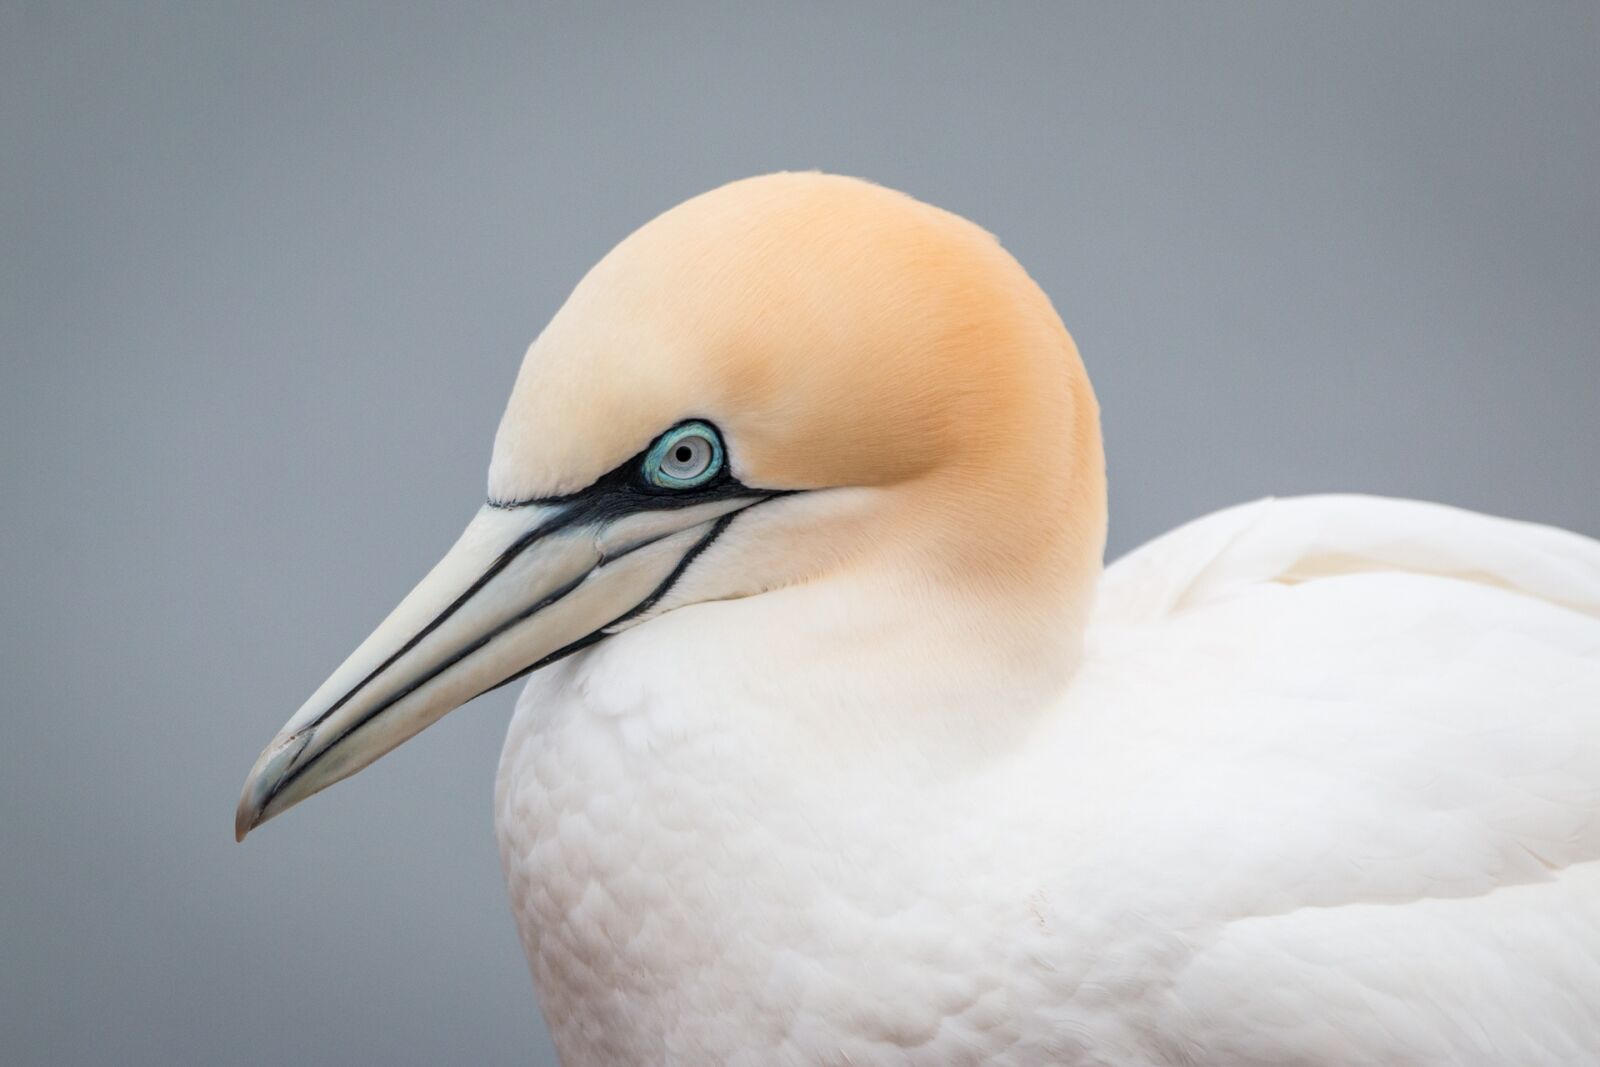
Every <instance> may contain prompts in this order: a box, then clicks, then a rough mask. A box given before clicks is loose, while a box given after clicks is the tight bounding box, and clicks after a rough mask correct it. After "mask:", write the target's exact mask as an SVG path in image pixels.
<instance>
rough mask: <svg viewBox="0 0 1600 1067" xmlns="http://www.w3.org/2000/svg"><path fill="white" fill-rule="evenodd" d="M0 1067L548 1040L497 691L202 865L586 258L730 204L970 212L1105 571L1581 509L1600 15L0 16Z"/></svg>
mask: <svg viewBox="0 0 1600 1067" xmlns="http://www.w3.org/2000/svg"><path fill="white" fill-rule="evenodd" d="M0 146H3V147H0V327H3V328H0V345H3V352H4V362H3V376H4V377H3V380H0V446H3V467H0V502H3V504H0V506H3V508H4V523H3V524H0V539H3V540H0V574H3V581H4V611H3V614H0V626H3V627H4V632H3V648H0V655H3V657H4V658H3V661H0V667H3V671H4V675H3V676H4V680H5V710H4V716H3V720H0V723H3V725H0V729H3V734H0V854H3V857H4V859H3V863H0V937H3V942H0V1061H3V1062H5V1063H7V1064H37V1063H97V1062H110V1063H123V1064H174V1063H184V1064H216V1063H229V1064H274V1065H275V1064H281V1063H286V1062H302V1063H317V1064H351V1063H376V1062H384V1063H391V1064H435V1063H528V1062H530V1060H531V1062H534V1063H550V1062H553V1061H552V1059H551V1056H550V1052H549V1046H548V1043H547V1041H546V1038H545V1036H544V1031H543V1027H542V1024H541V1022H540V1020H539V1017H538V1014H537V1012H536V1010H535V1008H534V1003H533V1000H532V997H531V991H530V983H529V980H528V977H527V973H526V971H525V968H524V964H523V960H522V956H521V952H520V949H519V948H518V945H517V942H516V938H515V935H514V932H513V930H512V925H511V922H510V919H509V916H508V913H507V909H506V906H505V903H504V901H503V899H502V889H501V884H500V872H499V866H498V861H497V858H496V853H495V847H494V841H493V835H492V831H491V826H490V795H491V783H492V778H493V774H494V768H495V761H496V755H497V752H498V746H499V741H500V736H501V733H502V731H503V729H504V726H505V723H506V720H507V716H508V712H509V708H510V705H511V702H512V696H513V695H512V693H511V692H510V691H505V692H501V693H497V694H495V695H493V696H491V697H488V698H485V699H484V700H481V701H479V702H478V703H477V704H475V705H473V706H472V707H471V708H469V709H467V710H463V711H461V712H458V713H457V714H455V715H453V716H451V717H450V718H448V719H447V720H445V722H444V723H443V724H441V725H440V726H439V727H438V728H436V729H434V730H432V731H430V732H429V733H428V734H427V736H425V737H423V738H421V739H419V740H417V741H416V742H414V743H412V744H410V745H407V746H406V747H405V748H403V749H402V750H400V751H399V752H398V753H396V754H395V755H393V756H391V757H390V758H388V759H385V760H384V761H382V762H381V763H380V764H378V765H377V766H375V767H373V768H372V769H371V770H369V771H368V772H366V773H364V774H363V775H362V776H361V777H360V778H359V779H358V780H357V781H354V782H351V783H347V784H346V785H343V786H340V787H338V788H335V789H334V790H332V791H331V792H329V793H328V794H326V795H324V796H322V797H319V798H318V799H317V800H315V801H313V802H312V803H310V804H308V805H306V806H305V807H303V808H301V809H298V810H296V811H295V812H293V813H292V815H290V816H289V817H286V818H284V819H283V820H281V821H279V822H276V823H274V824H273V825H271V826H270V827H268V828H266V829H265V831H263V832H260V833H258V834H257V835H256V836H254V837H252V839H251V840H250V842H249V844H248V845H246V846H244V847H238V846H235V845H234V844H233V841H232V839H231V835H230V829H231V821H232V816H233V806H234V801H235V799H236V796H237V790H238V788H239V786H240V783H241V782H242V780H243V777H244V774H245V772H246V771H247V770H248V769H249V767H250V764H251V761H252V760H253V759H254V758H255V755H256V753H257V751H258V750H259V748H260V747H261V745H262V744H264V743H265V742H266V740H267V739H268V738H269V737H270V736H271V735H272V733H273V731H274V730H275V729H276V728H277V727H278V726H279V725H280V724H281V723H282V722H283V720H284V719H285V718H286V717H287V716H288V714H289V712H291V711H292V710H293V709H294V708H295V707H296V706H297V705H298V704H299V703H300V701H301V700H302V699H303V698H304V697H305V696H306V695H307V694H308V693H309V692H310V690H311V689H312V688H313V687H314V686H315V685H316V684H318V683H319V682H320V681H321V680H322V678H323V677H324V675H325V674H326V673H327V671H328V670H329V669H331V668H332V667H333V666H334V665H335V664H336V663H337V662H338V661H339V660H340V659H341V658H342V657H343V656H344V655H345V653H346V652H347V651H349V649H350V648H351V647H352V646H353V644H354V643H355V642H356V641H357V640H359V639H360V638H361V637H363V636H364V635H365V634H366V633H367V631H368V629H369V627H370V626H371V625H372V624H373V623H374V622H375V621H376V620H377V619H378V618H379V617H381V616H382V614H383V613H384V612H386V611H387V610H388V608H389V607H390V606H391V605H392V604H393V603H394V602H395V601H396V600H397V599H398V598H399V596H400V595H401V594H402V593H404V592H405V591H406V590H407V589H408V588H410V585H411V583H412V582H413V581H414V580H415V579H416V578H418V577H419V576H420V575H421V574H422V572H423V570H424V569H425V568H426V567H427V566H428V565H429V564H431V563H432V561H433V560H434V559H435V557H436V556H437V555H438V553H439V552H440V551H441V550H442V549H443V548H444V547H445V546H446V545H447V544H448V543H449V541H450V540H451V539H452V537H453V536H454V534H455V532H456V531H457V530H458V529H459V527H460V525H461V524H462V523H463V522H464V521H465V519H466V518H467V516H468V515H469V514H470V513H471V511H472V510H473V509H474V508H475V507H476V505H477V503H478V501H479V500H480V499H481V497H482V493H483V472H484V469H485V464H486V462H487V459H488V451H489V443H490V437H491V434H492V432H493V429H494V425H495V421H496V419H497V418H498V416H499V412H500V406H501V403H502V401H503V399H504V396H505V394H506V392H507V390H508V389H509V387H510V384H511V379H512V376H513V374H514V372H515V370H516V367H517V363H518V360H519V358H520V356H521V354H522V351H523V348H524V346H525V345H526V343H527V342H528V341H529V340H530V339H531V338H532V337H533V336H534V334H535V333H536V332H537V331H538V330H539V328H540V326H541V324H542V323H543V322H544V321H545V320H546V318H547V317H548V316H549V315H550V314H551V312H552V311H554V310H555V308H556V307H557V306H558V305H559V303H560V302H561V300H562V298H563V297H564V295H565V293H566V292H567V291H568V289H569V288H570V287H571V286H572V284H573V283H574V282H575V281H576V280H577V278H578V277H579V276H580V274H581V273H582V272H583V271H584V270H585V268H587V267H588V266H589V264H590V263H592V262H593V261H594V260H595V259H596V258H597V257H599V256H600V255H601V254H603V253H604V252H605V251H606V250H607V249H608V248H609V247H610V246H611V245H612V244H613V243H614V242H615V241H617V240H618V239H619V238H621V237H622V236H623V235H624V234H626V233H627V232H628V231H629V230H630V229H632V228H633V227H634V226H636V225H638V224H639V223H641V222H643V221H645V220H646V219H648V218H649V217H650V216H652V215H654V214H656V213H657V212H658V211H661V210H663V209H665V208H667V207H669V206H670V205H672V204H673V203H675V202H677V201H679V200H681V199H683V198H684V197H687V196H689V195H692V194H694V193H697V192H700V191H701V190H704V189H706V188H708V187H711V186H714V185H717V184H719V183H721V182H724V181H727V180H729V179H732V178H736V177H741V176H744V175H748V174H752V173H757V172H762V171H769V170H776V169H785V168H790V169H792V168H811V167H820V168H825V169H829V170H836V171H842V172H845V173H849V174H858V175H865V176H869V177H871V178H874V179H876V180H878V181H881V182H884V183H887V184H889V185H893V186H897V187H900V188H903V189H905V190H907V191H909V192H911V193H913V194H915V195H917V196H919V197H922V198H924V199H927V200H931V201H933V202H934V203H937V204H940V205H942V206H944V207H947V208H950V209H952V210H954V211H957V212H960V213H962V214H965V215H968V216H970V217H972V218H974V219H976V220H977V221H979V222H980V223H982V224H983V225H985V226H987V227H988V228H990V229H992V230H993V231H995V232H996V233H997V234H999V235H1000V237H1001V238H1002V240H1004V241H1005V242H1006V244H1007V245H1008V246H1009V247H1010V248H1011V249H1012V250H1013V251H1014V252H1015V253H1016V254H1017V256H1018V257H1019V258H1020V259H1021V260H1022V262H1023V263H1024V264H1025V265H1026V266H1027V267H1028V268H1029V269H1030V270H1031V271H1032V272H1033V274H1034V276H1035V277H1036V278H1037V279H1038V280H1039V281H1040V282H1041V284H1042V285H1043V286H1044V288H1045V289H1046V290H1047V291H1049V292H1050V294H1051V295H1052V296H1053V297H1054V299H1055V301H1056V304H1057V306H1058V307H1059V308H1060V310H1061V313H1062V315H1063V316H1064V317H1065V318H1066V320H1067V324H1068V326H1069V327H1070V328H1071V329H1072V330H1073V332H1074V334H1075V335H1076V337H1077V339H1078V342H1079V345H1080V347H1081V348H1082V350H1083V353H1084V356H1085V358H1086V360H1087V361H1088V363H1089V367H1090V370H1091V372H1092V373H1093V375H1094V376H1095V380H1096V382H1097V385H1098V388H1099V391H1100V396H1101V400H1102V403H1103V406H1104V410H1105V423H1106V432H1107V438H1108V448H1109V457H1110V468H1111V476H1112V494H1113V498H1112V504H1113V521H1112V550H1113V554H1116V553H1120V552H1122V551H1125V550H1126V549H1127V548H1129V547H1131V546H1132V545H1134V544H1136V543H1138V542H1139V541H1141V540H1143V539H1144V538H1147V537H1149V536H1151V535H1153V534H1155V533H1158V532H1160V531H1162V530H1164V529H1166V528H1168V527H1170V526H1172V525H1174V524H1176V523H1178V522H1180V521H1182V520H1184V519H1186V518H1189V517H1192V516H1195V515H1197V514H1199V513H1201V512H1204V511H1207V510H1210V509H1213V508H1217V507H1220V506H1222V505H1226V504H1230V503H1234V502H1236V501H1240V500H1244V499H1248V498H1252V497H1258V496H1261V495H1264V494H1269V493H1277V494H1286V493H1299V492H1306V491H1314V490H1364V491H1370V492H1378V493H1388V494H1396V495H1403V496H1417V497H1428V498H1433V499H1439V500H1444V501H1448V502H1451V503H1455V504H1460V505H1465V506H1468V507H1473V508H1480V509H1484V510H1488V511H1492V512H1498V513H1503V514H1512V515H1518V516H1522V517H1526V518H1531V519H1537V520H1540V521H1544V522H1551V523H1557V524H1560V525H1563V526H1567V527H1570V528H1573V529H1577V530H1580V531H1583V532H1586V533H1589V534H1595V533H1600V498H1597V495H1596V492H1595V488H1596V474H1595V471H1596V461H1597V457H1600V421H1597V419H1596V405H1597V402H1600V353H1597V338H1600V196H1597V191H1600V6H1596V5H1595V4H1593V3H1576V4H1571V5H1558V4H1539V5H1521V4H1506V5H1504V6H1502V7H1500V8H1498V9H1496V8H1481V7H1475V6H1473V5H1468V4H1461V3H1449V4H1437V5H1426V4H1408V5H1404V7H1403V9H1399V8H1390V7H1385V6H1384V5H1375V4H1363V5H1358V6H1352V7H1349V8H1347V9H1343V10H1340V9H1336V8H1334V7H1333V6H1332V5H1320V6H1319V8H1318V9H1313V8H1312V6H1311V5H1282V4H1267V3H1262V4H1249V5H1237V4H1234V5H1228V4H1207V5H1200V6H1187V5H1185V6H1177V5H1170V6H1168V5H1163V6H1137V7H1123V6H1118V7H1115V8H1112V7H1109V6H1108V7H1087V6H1064V5H1038V6H1035V5H1026V4H1006V5H994V4H983V5H978V4H973V5H959V6H958V5H928V4H916V5H913V4H898V5H887V4H879V5H870V6H866V7H857V6H853V5H852V6H845V5H815V4H789V5H783V6H764V5H744V4H741V5H734V4H725V5H716V6H698V5H689V6H684V5H675V6H674V7H673V8H672V9H671V10H668V9H667V8H666V7H665V6H656V5H649V6H647V5H638V6H614V5H596V4H570V5H561V6H559V7H536V6H533V5H512V4H501V3H496V4H489V5H481V6H479V5H468V6H463V5H458V4H447V3H437V4H421V3H417V4H409V3H408V4H401V3H383V4H372V5H338V6H337V8H336V9H335V8H334V7H332V6H330V5H325V4H320V3H305V4H254V5H244V4H232V3H223V4H216V3H205V4H201V3H195V4H188V5H176V4H164V3H140V4H124V3H105V4H61V3H47V2H42V0H41V2H19V0H4V2H3V3H0Z"/></svg>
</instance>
